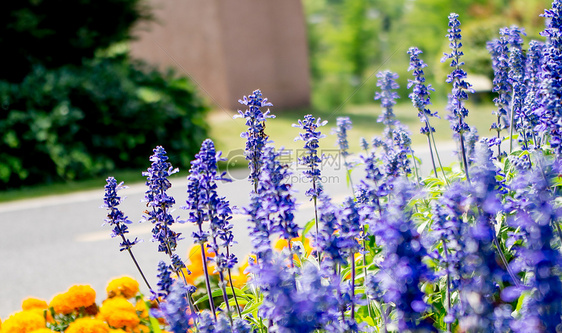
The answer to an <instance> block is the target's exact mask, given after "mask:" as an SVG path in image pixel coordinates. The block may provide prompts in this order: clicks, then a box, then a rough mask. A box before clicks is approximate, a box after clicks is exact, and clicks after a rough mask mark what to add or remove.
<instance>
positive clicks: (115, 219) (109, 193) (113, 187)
mask: <svg viewBox="0 0 562 333" xmlns="http://www.w3.org/2000/svg"><path fill="white" fill-rule="evenodd" d="M106 182H107V184H106V185H105V195H104V199H103V202H104V205H103V207H104V208H106V209H107V210H108V211H109V213H108V214H107V218H106V219H105V223H107V224H109V225H111V226H113V230H112V233H111V237H112V238H113V237H117V236H121V238H122V240H123V241H122V242H121V244H120V245H119V246H120V251H124V250H129V249H131V247H132V246H133V245H135V244H137V243H138V242H139V241H138V239H137V238H135V240H134V241H130V240H129V239H127V238H126V237H125V235H126V234H127V233H129V230H128V229H129V228H128V227H127V224H131V223H133V222H131V221H130V220H129V219H128V217H127V216H125V214H124V213H123V212H122V211H121V210H120V209H119V208H118V207H117V206H119V205H120V204H121V201H122V199H121V197H119V196H118V195H117V191H119V190H121V189H124V188H127V187H126V186H124V185H123V182H121V183H119V184H117V180H115V178H113V177H108V178H107V180H106ZM105 223H104V224H105Z"/></svg>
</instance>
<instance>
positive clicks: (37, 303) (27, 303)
mask: <svg viewBox="0 0 562 333" xmlns="http://www.w3.org/2000/svg"><path fill="white" fill-rule="evenodd" d="M21 308H22V310H31V309H46V308H48V305H47V302H46V301H44V300H42V299H38V298H33V297H29V298H26V299H24V300H23V302H22V303H21Z"/></svg>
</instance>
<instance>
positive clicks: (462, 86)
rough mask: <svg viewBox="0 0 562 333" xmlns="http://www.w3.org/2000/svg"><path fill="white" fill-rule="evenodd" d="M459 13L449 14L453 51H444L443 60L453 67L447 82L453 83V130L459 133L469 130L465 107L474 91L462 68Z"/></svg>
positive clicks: (450, 44)
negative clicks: (449, 62) (455, 122)
mask: <svg viewBox="0 0 562 333" xmlns="http://www.w3.org/2000/svg"><path fill="white" fill-rule="evenodd" d="M458 17H459V15H458V14H455V13H451V14H450V15H449V29H448V32H449V33H448V34H447V37H448V38H449V42H450V43H449V47H450V48H451V53H450V54H447V53H444V57H443V58H442V59H441V62H445V61H446V60H448V59H450V60H451V64H450V66H451V67H452V68H453V70H452V72H451V73H450V74H449V75H447V80H446V82H447V83H452V84H453V89H452V93H451V96H452V99H451V100H450V104H451V112H452V115H453V117H454V118H455V119H456V120H457V124H455V125H454V126H453V128H452V129H453V130H454V131H455V132H457V133H459V134H460V133H462V132H464V131H467V130H468V129H469V128H468V125H467V124H466V122H465V121H464V118H465V117H466V116H468V110H467V109H466V108H465V107H464V101H466V100H468V93H467V92H471V93H472V92H473V90H472V88H471V84H470V83H468V82H467V81H466V80H465V79H466V76H467V74H466V72H465V71H464V70H463V69H462V66H463V65H464V62H463V61H461V57H462V56H463V55H464V53H463V52H462V51H461V47H462V43H461V39H462V36H461V29H460V28H459V27H460V25H461V23H460V21H459V20H458Z"/></svg>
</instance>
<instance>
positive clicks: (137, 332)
mask: <svg viewBox="0 0 562 333" xmlns="http://www.w3.org/2000/svg"><path fill="white" fill-rule="evenodd" d="M133 332H134V333H150V327H148V326H146V325H139V326H137V327H136V328H135V329H133Z"/></svg>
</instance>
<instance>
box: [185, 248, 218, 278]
mask: <svg viewBox="0 0 562 333" xmlns="http://www.w3.org/2000/svg"><path fill="white" fill-rule="evenodd" d="M205 255H206V256H207V258H212V257H214V256H215V254H214V253H211V252H209V248H207V247H206V248H205ZM187 258H188V260H189V264H187V263H186V264H187V265H186V266H187V269H189V271H190V272H191V274H187V272H186V270H185V269H183V274H184V275H185V279H186V281H187V283H189V284H192V285H195V280H197V278H198V277H200V276H203V274H204V273H205V271H204V270H203V258H202V256H201V245H199V244H194V245H193V246H191V248H190V249H189V252H188V254H187ZM207 270H208V271H209V274H210V275H212V274H214V271H215V269H214V266H212V265H209V264H208V263H207Z"/></svg>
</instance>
